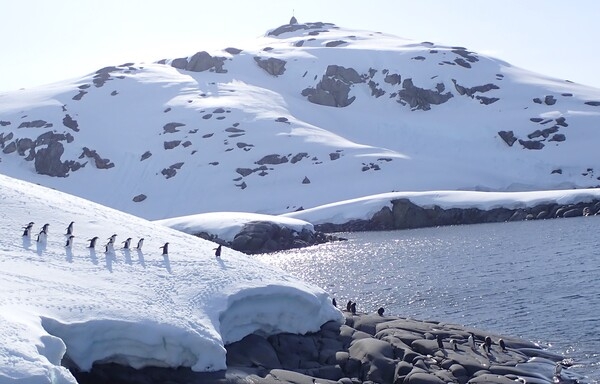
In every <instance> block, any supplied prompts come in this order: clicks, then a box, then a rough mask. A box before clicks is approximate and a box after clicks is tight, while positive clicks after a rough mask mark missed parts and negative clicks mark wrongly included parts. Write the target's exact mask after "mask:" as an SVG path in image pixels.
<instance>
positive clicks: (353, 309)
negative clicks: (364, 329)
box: [350, 303, 356, 315]
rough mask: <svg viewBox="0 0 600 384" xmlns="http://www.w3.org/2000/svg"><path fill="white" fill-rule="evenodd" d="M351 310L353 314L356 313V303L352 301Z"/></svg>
mask: <svg viewBox="0 0 600 384" xmlns="http://www.w3.org/2000/svg"><path fill="white" fill-rule="evenodd" d="M350 312H352V314H353V315H356V303H352V305H351V306H350Z"/></svg>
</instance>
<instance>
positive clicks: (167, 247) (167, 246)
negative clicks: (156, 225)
mask: <svg viewBox="0 0 600 384" xmlns="http://www.w3.org/2000/svg"><path fill="white" fill-rule="evenodd" d="M159 248H160V249H162V251H163V252H162V254H163V256H166V255H168V254H169V243H165V245H163V246H162V247H159Z"/></svg>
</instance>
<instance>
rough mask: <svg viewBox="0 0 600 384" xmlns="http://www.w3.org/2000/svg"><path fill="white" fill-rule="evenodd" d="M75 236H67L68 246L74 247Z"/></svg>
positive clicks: (66, 245)
mask: <svg viewBox="0 0 600 384" xmlns="http://www.w3.org/2000/svg"><path fill="white" fill-rule="evenodd" d="M74 237H75V236H73V235H69V237H67V243H66V244H65V247H66V248H73V238H74Z"/></svg>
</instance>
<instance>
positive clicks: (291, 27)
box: [268, 22, 334, 36]
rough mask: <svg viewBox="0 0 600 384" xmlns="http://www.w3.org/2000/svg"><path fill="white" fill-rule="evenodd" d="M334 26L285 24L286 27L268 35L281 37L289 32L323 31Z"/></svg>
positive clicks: (328, 24)
mask: <svg viewBox="0 0 600 384" xmlns="http://www.w3.org/2000/svg"><path fill="white" fill-rule="evenodd" d="M333 26H334V25H333V24H331V23H322V22H315V23H304V24H298V23H293V24H284V25H282V26H280V27H278V28H275V29H274V30H272V31H270V32H269V33H268V35H269V36H279V35H281V34H283V33H287V32H294V31H299V30H313V29H317V30H322V29H325V28H327V27H333Z"/></svg>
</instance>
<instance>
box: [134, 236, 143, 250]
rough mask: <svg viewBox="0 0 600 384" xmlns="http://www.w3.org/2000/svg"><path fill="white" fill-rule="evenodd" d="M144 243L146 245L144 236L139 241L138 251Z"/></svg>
mask: <svg viewBox="0 0 600 384" xmlns="http://www.w3.org/2000/svg"><path fill="white" fill-rule="evenodd" d="M142 245H144V238H143V237H142V238H141V239H140V240H139V241H138V243H137V247H135V248H136V249H137V250H138V251H141V250H142Z"/></svg>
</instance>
